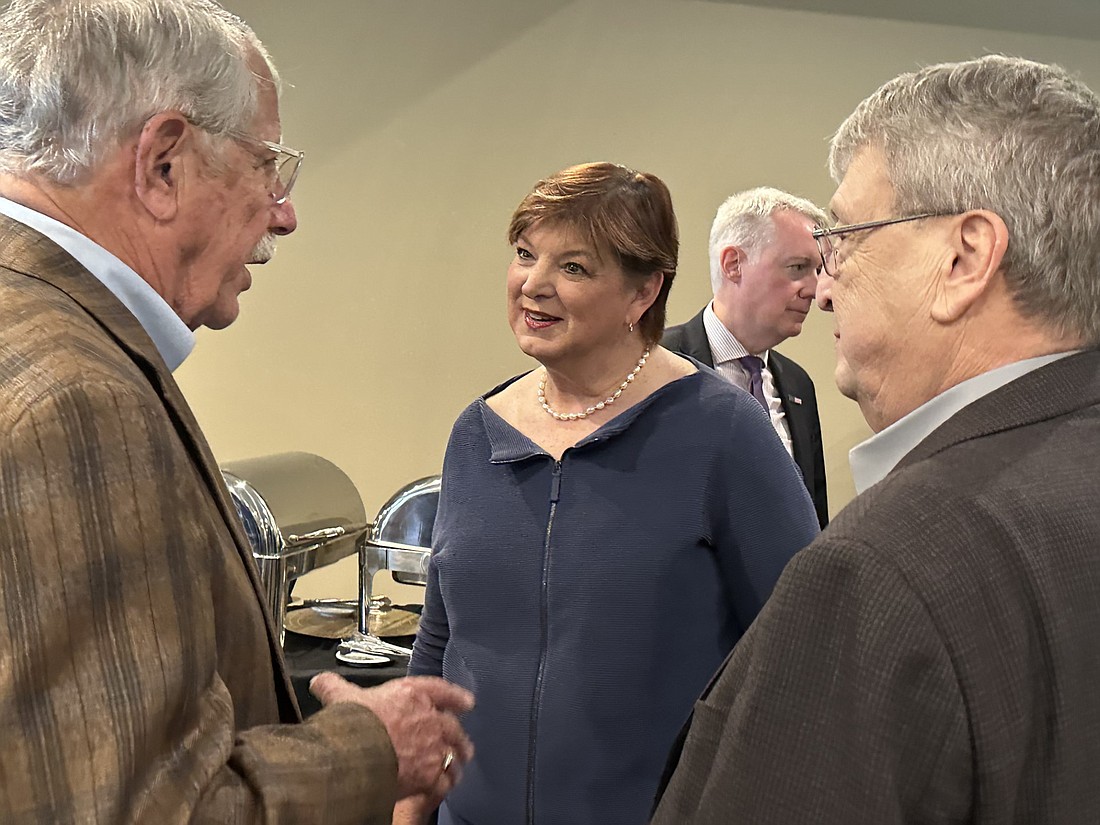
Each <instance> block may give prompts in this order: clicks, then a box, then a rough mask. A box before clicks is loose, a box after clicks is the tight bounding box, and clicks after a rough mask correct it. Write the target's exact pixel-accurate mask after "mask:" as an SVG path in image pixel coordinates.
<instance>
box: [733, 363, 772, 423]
mask: <svg viewBox="0 0 1100 825" xmlns="http://www.w3.org/2000/svg"><path fill="white" fill-rule="evenodd" d="M737 363H739V364H740V365H741V366H742V367H743V368H744V370H745V372H747V373H748V374H749V392H751V393H752V395H753V398H755V399H756V400H757V401H759V402H760V406H762V407H763V408H764V411H765V412H768V411H769V410H768V399H767V398H765V397H764V359H763V358H759V357H757V356H755V355H745V356H742V357H741V358H738V359H737Z"/></svg>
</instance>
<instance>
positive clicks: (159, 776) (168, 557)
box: [0, 216, 396, 825]
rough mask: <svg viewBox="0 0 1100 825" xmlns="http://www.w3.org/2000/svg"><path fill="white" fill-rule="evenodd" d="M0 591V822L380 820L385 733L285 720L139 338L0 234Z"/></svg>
mask: <svg viewBox="0 0 1100 825" xmlns="http://www.w3.org/2000/svg"><path fill="white" fill-rule="evenodd" d="M0 589H2V593H3V604H2V606H0V618H2V622H3V624H2V625H0V730H2V731H3V732H4V733H3V747H2V748H0V821H2V822H40V823H68V822H148V823H158V825H159V823H176V822H180V823H182V822H190V821H194V822H224V823H245V822H260V821H262V822H266V823H275V822H279V823H301V822H348V823H351V822H389V811H390V809H391V808H392V805H393V801H394V796H395V794H396V765H395V760H394V754H393V750H392V746H391V745H390V743H389V740H388V739H387V737H386V733H385V730H384V728H383V726H382V724H381V722H380V721H379V720H378V719H377V718H376V717H375V716H374V715H373V714H371V713H370V712H369V711H366V710H365V709H363V708H360V707H357V706H352V705H342V706H334V707H332V708H330V709H327V710H325V711H322V712H321V713H319V714H317V715H316V716H315V717H312V718H311V719H310V721H309V722H307V723H304V724H303V723H300V721H299V715H298V708H297V705H296V703H295V700H294V695H293V691H292V690H291V688H290V685H289V682H288V680H287V676H286V671H285V667H284V664H283V659H282V652H281V650H280V648H279V644H278V637H277V635H276V633H275V628H274V627H273V626H272V622H271V619H270V617H269V615H268V613H267V610H266V609H265V607H264V604H263V601H262V599H263V595H262V590H261V588H260V585H259V581H258V577H257V573H256V570H255V565H254V563H253V561H252V556H251V551H250V548H249V545H248V542H247V539H246V538H245V537H244V534H243V531H242V529H241V525H240V522H239V520H238V518H237V516H236V513H235V511H234V509H233V505H232V503H231V501H230V500H229V498H228V496H227V492H226V489H225V486H224V483H223V481H222V477H221V474H220V473H219V471H218V467H217V465H216V464H215V462H214V458H213V456H212V455H211V454H210V449H209V447H208V446H207V444H206V441H205V439H204V438H203V436H202V433H201V432H200V430H199V427H198V424H197V423H196V422H195V419H194V417H193V415H192V413H191V410H190V409H189V408H188V406H187V402H186V401H185V400H184V399H183V396H182V395H181V393H180V391H179V388H178V387H177V386H176V383H175V381H174V380H173V379H172V376H171V374H170V373H169V372H168V370H167V368H166V367H165V365H164V362H163V361H162V360H161V358H160V356H159V354H158V353H157V351H156V349H155V348H154V346H153V344H152V342H151V341H150V339H149V337H148V336H147V335H146V333H145V331H144V330H143V329H142V327H141V326H140V324H139V323H138V322H137V320H136V319H135V318H134V317H133V315H131V314H130V313H129V311H128V310H126V308H125V307H123V305H122V304H121V303H119V301H118V300H117V299H116V298H115V297H114V295H112V294H111V293H110V291H108V290H107V289H106V288H105V287H104V286H103V285H102V284H100V282H99V281H97V280H96V279H95V278H94V277H93V276H91V275H90V274H89V273H88V272H86V271H85V270H84V269H83V268H82V267H81V266H80V265H79V264H78V263H77V262H76V261H74V260H73V259H72V258H71V257H70V256H69V255H68V254H67V253H65V252H64V251H63V250H61V249H59V248H58V247H57V246H56V245H55V244H53V242H51V241H49V240H48V239H46V238H44V237H42V236H41V235H39V234H38V233H36V232H34V231H32V230H30V229H28V228H26V227H24V226H23V225H21V224H18V223H15V222H13V221H10V220H8V219H7V218H4V217H2V216H0ZM280 723H282V724H280Z"/></svg>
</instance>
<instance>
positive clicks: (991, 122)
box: [829, 55, 1100, 344]
mask: <svg viewBox="0 0 1100 825" xmlns="http://www.w3.org/2000/svg"><path fill="white" fill-rule="evenodd" d="M864 147H874V148H877V149H879V150H881V151H882V152H883V153H884V155H885V160H886V167H887V174H888V175H889V179H890V182H891V183H892V184H893V187H894V193H895V202H894V204H893V213H892V215H893V214H896V215H910V214H919V213H922V212H933V213H942V214H957V213H960V212H965V211H967V210H969V209H988V210H990V211H992V212H995V213H996V214H997V215H999V216H1000V217H1001V219H1002V220H1004V222H1005V224H1006V225H1007V226H1008V232H1009V241H1008V251H1007V253H1006V255H1005V259H1004V265H1003V269H1004V274H1005V280H1006V282H1007V284H1008V287H1009V289H1010V290H1011V292H1012V295H1013V297H1014V299H1015V301H1016V304H1017V306H1018V308H1019V310H1020V311H1021V312H1022V313H1023V314H1024V315H1026V316H1027V317H1030V318H1034V319H1037V320H1040V321H1042V322H1044V323H1045V324H1046V325H1047V326H1048V327H1049V328H1050V329H1052V330H1053V331H1055V332H1056V333H1058V334H1060V335H1062V334H1069V335H1071V336H1075V337H1076V336H1082V337H1084V339H1085V340H1086V341H1087V342H1089V343H1091V344H1097V343H1100V98H1097V96H1096V94H1094V93H1093V92H1092V91H1091V90H1090V89H1089V88H1088V87H1087V86H1085V85H1084V84H1083V83H1081V82H1080V81H1079V80H1077V79H1075V78H1073V77H1071V76H1070V75H1069V74H1068V73H1067V72H1066V71H1065V70H1063V69H1062V68H1060V67H1058V66H1050V65H1046V64H1042V63H1035V62H1032V61H1030V60H1023V59H1021V58H1014V57H1005V56H1002V55H989V56H986V57H983V58H980V59H977V60H969V61H965V62H961V63H943V64H939V65H935V66H929V67H927V68H924V69H921V70H920V71H918V72H912V73H909V74H904V75H901V76H900V77H897V78H895V79H894V80H891V81H890V82H889V83H887V84H886V85H884V86H883V87H882V88H881V89H879V90H878V91H877V92H875V93H874V94H873V95H871V96H870V97H869V98H867V99H866V100H864V101H863V102H862V103H861V104H860V105H859V106H858V107H857V108H856V110H855V111H854V112H853V113H852V114H851V115H850V116H849V117H848V119H847V120H845V121H844V123H843V124H841V126H840V129H839V130H838V131H837V133H836V135H835V136H834V138H833V141H832V148H831V151H830V153H829V167H830V172H831V173H832V176H833V178H834V179H836V181H837V182H838V183H839V182H840V180H842V179H843V177H844V175H845V174H846V172H847V171H848V167H849V165H850V164H851V162H852V159H853V158H854V157H855V155H856V154H857V153H858V152H859V151H860V150H861V149H863V148H864ZM892 215H891V216H892ZM873 217H886V216H878V215H873V216H852V220H862V219H865V218H866V219H870V218H873Z"/></svg>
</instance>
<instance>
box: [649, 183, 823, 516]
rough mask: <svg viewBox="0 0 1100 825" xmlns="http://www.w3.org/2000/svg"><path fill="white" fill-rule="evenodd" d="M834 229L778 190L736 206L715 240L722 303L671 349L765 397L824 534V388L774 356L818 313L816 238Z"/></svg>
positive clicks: (674, 337)
mask: <svg viewBox="0 0 1100 825" xmlns="http://www.w3.org/2000/svg"><path fill="white" fill-rule="evenodd" d="M824 223H825V213H824V212H822V211H821V210H820V209H819V208H818V207H816V206H814V204H812V203H810V201H808V200H805V199H803V198H799V197H795V196H794V195H790V194H788V193H786V192H781V191H780V190H778V189H771V188H767V187H761V188H758V189H750V190H748V191H747V192H741V193H739V194H736V195H733V196H731V197H730V198H728V199H727V200H726V201H725V203H723V204H722V206H721V207H719V209H718V213H717V214H716V215H715V217H714V223H713V225H712V226H711V230H710V278H711V286H712V288H713V290H714V300H713V301H712V302H711V303H709V304H708V305H707V306H706V307H705V308H704V309H703V310H702V311H701V312H699V314H698V315H696V316H695V317H694V318H692V319H691V320H690V321H688V322H687V323H686V324H681V325H679V326H675V327H670V328H669V329H667V330H665V334H664V338H663V339H662V340H661V344H662V345H663V346H665V347H667V348H668V349H671V350H673V351H675V352H680V353H683V354H685V355H690V356H691V357H692V358H695V359H696V360H698V361H701V362H702V363H704V364H706V365H707V366H708V367H714V368H715V369H716V370H717V371H718V372H719V374H721V375H722V376H724V377H725V378H727V379H728V380H729V381H731V382H732V383H734V384H736V385H737V386H739V387H741V388H742V389H745V390H748V391H749V392H752V393H753V394H754V395H756V396H757V399H758V400H759V401H760V403H761V404H762V405H763V407H764V409H765V410H767V411H768V413H769V415H770V416H771V420H772V426H773V427H775V431H776V434H777V435H778V436H779V438H780V440H781V441H782V442H783V446H784V447H786V448H787V452H788V453H790V454H791V456H792V457H793V458H794V460H795V463H796V464H797V465H798V468H799V469H800V470H801V471H802V478H803V479H804V480H805V482H806V488H807V489H808V490H809V491H810V497H811V498H812V499H813V501H814V509H815V510H817V519H818V522H819V523H820V524H821V526H822V527H824V526H825V525H826V524H828V523H829V499H828V493H827V491H826V486H825V456H824V451H823V449H822V446H821V422H820V420H819V418H818V414H817V395H816V393H815V392H814V383H813V381H811V380H810V376H809V375H807V374H806V371H805V370H804V369H802V367H800V366H799V365H798V364H796V363H795V362H794V361H792V360H791V359H790V358H787V357H785V356H783V355H781V354H779V353H778V352H776V351H775V350H773V349H772V348H773V347H775V346H776V345H778V344H780V343H781V342H783V341H785V340H787V339H788V338H792V337H794V336H796V335H798V334H799V333H800V332H802V322H803V321H804V320H805V319H806V314H807V313H808V312H809V311H810V307H811V306H813V299H814V291H815V289H816V287H817V268H818V266H820V263H821V261H820V256H819V255H818V252H817V245H816V244H815V243H814V240H813V237H812V236H811V235H810V232H811V231H812V230H813V228H814V227H815V226H817V225H823V224H824Z"/></svg>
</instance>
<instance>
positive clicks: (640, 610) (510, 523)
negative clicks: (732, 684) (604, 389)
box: [409, 368, 817, 825]
mask: <svg viewBox="0 0 1100 825" xmlns="http://www.w3.org/2000/svg"><path fill="white" fill-rule="evenodd" d="M513 380H515V379H513ZM508 383H511V382H506V383H505V384H502V385H501V386H500V387H498V388H496V389H495V390H494V391H493V392H498V391H499V390H500V389H503V387H505V386H507V384H508ZM489 395H492V393H490V394H489ZM485 397H488V396H485ZM485 397H483V398H480V399H478V400H477V401H475V402H474V403H473V404H471V405H470V406H469V407H468V408H467V409H466V410H465V411H464V412H463V413H462V415H461V416H460V417H459V419H458V421H457V422H456V423H455V426H454V430H453V432H452V434H451V439H450V443H449V444H448V447H447V453H446V457H445V459H444V464H443V484H442V490H441V494H440V502H439V510H438V514H437V517H436V522H435V528H434V532H433V540H432V543H433V547H434V552H433V556H432V562H431V566H430V568H429V575H428V590H427V595H426V601H425V606H424V615H423V617H422V618H421V623H420V632H419V634H418V635H417V639H416V643H415V646H414V652H413V657H412V662H411V665H410V668H409V670H410V672H411V673H428V674H442V675H443V676H444V677H445V678H447V679H449V680H450V681H452V682H455V683H457V684H459V685H462V686H463V687H466V688H468V689H470V690H471V691H473V692H474V694H475V696H476V697H477V707H476V708H475V709H474V710H473V711H472V712H471V713H470V714H469V715H468V716H467V717H466V718H465V719H464V724H465V727H466V730H467V732H468V733H469V735H470V737H471V739H472V740H473V742H474V746H475V748H476V751H477V753H476V755H475V757H474V759H473V761H472V762H471V763H470V764H469V765H468V766H467V767H466V769H465V771H464V774H463V779H462V781H461V782H460V783H459V785H458V786H457V787H456V788H455V789H454V790H453V791H452V792H451V794H450V795H449V796H448V798H447V800H446V801H445V802H444V804H443V807H442V808H441V810H440V823H441V825H450V823H460V824H464V823H473V824H474V825H521V824H522V823H528V824H529V825H619V823H622V825H642V823H644V822H646V821H647V819H648V814H649V811H650V806H651V803H652V800H653V794H654V791H655V789H656V787H657V782H658V780H659V778H660V774H661V770H662V768H663V765H664V760H665V757H666V755H667V753H668V750H669V747H670V746H671V744H672V742H673V740H674V739H675V737H676V734H677V732H678V731H679V729H680V727H681V725H682V724H683V723H684V721H685V720H686V719H687V717H688V714H689V713H690V711H691V708H692V705H693V703H694V700H695V699H696V697H697V696H698V695H699V693H700V691H701V690H702V689H703V687H704V686H705V685H706V683H707V681H708V680H709V678H710V676H711V675H712V674H713V673H714V671H715V670H716V669H717V667H718V665H719V664H720V663H721V662H722V660H723V659H724V658H725V656H726V654H727V653H728V652H729V651H730V649H731V648H732V647H733V645H734V643H735V642H736V641H737V639H738V638H740V636H741V634H742V633H743V632H744V631H745V629H746V628H747V627H748V626H749V624H750V623H751V622H752V620H753V618H754V617H755V616H756V614H757V612H758V611H759V610H760V608H761V606H762V605H763V604H764V601H765V599H767V597H768V595H769V594H770V593H771V590H772V587H773V585H774V584H775V581H776V579H777V578H778V577H779V573H780V571H781V570H782V569H783V566H784V564H785V563H786V562H787V560H788V559H789V558H790V557H791V556H792V555H793V554H794V553H795V552H797V551H798V550H800V549H801V548H802V547H804V546H805V545H806V544H808V543H809V542H810V541H811V540H812V539H813V537H814V535H815V534H816V533H817V518H816V516H815V514H814V509H813V505H812V503H811V502H810V498H809V496H808V494H807V493H806V488H805V486H804V485H803V483H802V479H801V477H800V476H799V471H798V469H797V468H796V466H795V464H794V463H793V462H792V461H791V458H790V456H789V455H788V454H787V452H786V450H784V449H783V446H782V445H781V444H780V442H779V439H778V437H777V436H776V434H775V430H773V429H772V427H771V424H770V423H769V421H768V419H767V416H766V414H765V413H764V411H763V410H762V409H761V407H760V405H759V404H758V403H757V402H756V400H755V399H754V398H753V397H752V396H751V395H749V394H748V393H746V392H744V391H742V390H740V389H737V388H735V387H733V386H731V385H730V384H728V383H726V382H725V381H724V380H722V379H721V378H719V377H718V375H717V374H716V373H714V372H712V371H711V370H709V369H706V368H702V369H700V371H699V372H697V373H694V374H692V375H688V376H685V377H683V378H680V379H679V380H677V381H674V382H672V383H670V384H667V385H665V386H664V387H661V388H660V389H658V390H657V391H656V392H654V393H653V394H651V395H650V396H649V397H648V398H646V399H644V400H643V401H641V402H640V403H638V404H637V405H635V406H634V407H631V408H630V409H628V410H626V411H625V412H623V413H622V414H620V415H619V416H617V417H616V418H614V419H612V420H611V421H609V422H608V423H607V424H605V425H604V426H603V427H601V428H600V429H598V430H597V431H596V432H594V433H592V434H591V435H589V436H587V437H586V438H584V439H583V440H582V441H581V442H579V443H578V444H577V445H576V446H574V447H571V448H569V449H568V450H566V451H565V452H564V454H563V455H562V458H561V460H560V461H555V460H554V458H553V457H552V456H550V455H548V454H547V453H546V452H544V451H543V450H542V449H541V448H540V447H538V446H537V445H536V444H535V443H533V442H532V441H531V440H530V439H528V438H527V437H526V436H524V435H523V434H522V433H520V432H518V431H517V430H516V429H514V428H513V427H512V426H511V425H509V424H508V423H507V422H505V421H504V420H503V419H502V418H501V417H500V416H498V415H497V414H496V413H495V412H494V411H493V410H492V409H490V408H489V406H488V405H487V404H486V403H485Z"/></svg>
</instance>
